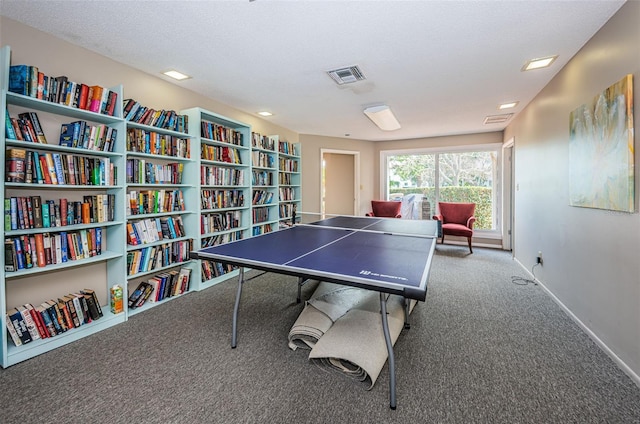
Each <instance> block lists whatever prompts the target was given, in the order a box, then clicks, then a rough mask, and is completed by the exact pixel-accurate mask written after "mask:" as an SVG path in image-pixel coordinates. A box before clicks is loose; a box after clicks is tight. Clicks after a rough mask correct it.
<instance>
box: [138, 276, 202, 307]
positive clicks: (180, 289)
mask: <svg viewBox="0 0 640 424" xmlns="http://www.w3.org/2000/svg"><path fill="white" fill-rule="evenodd" d="M190 279H191V269H190V268H180V271H178V270H175V269H174V270H171V271H168V272H163V273H160V274H158V275H155V276H153V277H151V278H149V279H148V280H147V281H141V282H140V283H139V284H138V287H136V289H135V290H134V291H133V292H131V295H130V296H129V299H128V303H127V304H128V306H129V309H135V308H139V307H140V306H142V305H144V304H145V303H146V302H149V303H155V302H160V301H162V300H164V299H167V298H169V297H173V296H178V295H181V294H183V293H186V292H187V291H189V284H190Z"/></svg>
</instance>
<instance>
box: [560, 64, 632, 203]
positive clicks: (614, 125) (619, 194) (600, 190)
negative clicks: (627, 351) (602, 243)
mask: <svg viewBox="0 0 640 424" xmlns="http://www.w3.org/2000/svg"><path fill="white" fill-rule="evenodd" d="M570 125H571V128H570V138H569V202H570V205H571V206H579V207H585V208H596V209H607V210H614V211H624V212H633V211H634V208H635V200H634V170H633V167H634V141H633V140H634V138H633V75H631V74H629V75H627V76H625V77H624V78H622V79H621V80H620V81H618V82H617V83H615V84H613V85H612V86H611V87H609V88H607V89H606V90H604V91H603V92H602V93H600V94H598V95H597V96H595V97H594V99H593V101H592V102H591V103H589V104H584V105H582V106H580V107H579V108H577V109H576V110H574V111H573V112H571V115H570Z"/></svg>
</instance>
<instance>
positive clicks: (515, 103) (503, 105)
mask: <svg viewBox="0 0 640 424" xmlns="http://www.w3.org/2000/svg"><path fill="white" fill-rule="evenodd" d="M517 105H518V102H509V103H502V104H501V105H500V106H498V109H500V110H502V109H511V108H512V107H516V106H517Z"/></svg>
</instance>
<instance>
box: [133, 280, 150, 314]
mask: <svg viewBox="0 0 640 424" xmlns="http://www.w3.org/2000/svg"><path fill="white" fill-rule="evenodd" d="M142 284H144V291H143V293H142V296H140V298H139V299H138V301H137V302H136V304H135V307H136V308H139V307H140V306H142V305H144V303H145V302H146V301H147V299H149V297H150V296H151V293H153V287H152V286H150V285H149V284H148V283H146V282H143V283H142Z"/></svg>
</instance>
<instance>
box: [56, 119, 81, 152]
mask: <svg viewBox="0 0 640 424" xmlns="http://www.w3.org/2000/svg"><path fill="white" fill-rule="evenodd" d="M76 128H77V127H76V125H75V124H74V123H73V122H72V123H70V124H62V127H60V143H59V144H60V146H66V147H72V146H73V136H74V132H76Z"/></svg>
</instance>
